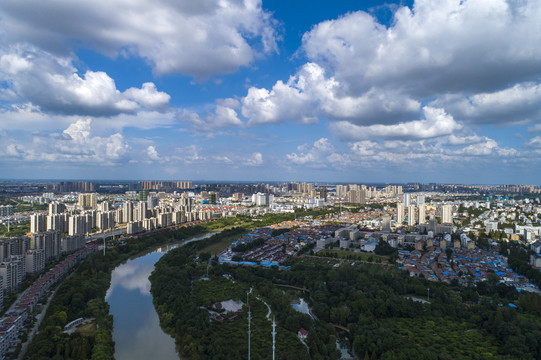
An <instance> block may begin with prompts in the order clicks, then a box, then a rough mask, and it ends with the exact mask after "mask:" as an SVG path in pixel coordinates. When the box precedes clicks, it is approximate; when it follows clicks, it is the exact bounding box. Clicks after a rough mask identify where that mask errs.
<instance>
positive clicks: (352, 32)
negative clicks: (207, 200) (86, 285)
mask: <svg viewBox="0 0 541 360" xmlns="http://www.w3.org/2000/svg"><path fill="white" fill-rule="evenodd" d="M336 3H337V4H336ZM540 18H541V3H540V2H538V1H512V0H509V1H504V0H482V1H481V0H476V1H467V0H466V1H450V0H442V1H427V0H422V1H413V2H395V3H392V2H388V3H383V2H378V1H362V2H359V1H340V2H329V1H294V2H288V3H287V5H286V2H283V1H278V0H274V1H263V2H261V1H257V0H246V1H233V0H220V1H218V0H205V1H197V2H194V1H187V0H186V1H167V0H161V1H150V0H140V1H130V2H125V1H120V0H93V1H89V0H80V1H77V2H72V1H65V0H51V1H47V2H43V1H38V0H29V1H24V2H22V1H14V0H8V1H3V2H1V3H0V178H40V179H42V178H51V179H59V178H70V179H192V180H248V181H274V180H276V181H333V182H358V183H359V182H361V183H362V182H410V181H415V182H441V183H476V184H479V183H481V184H486V183H517V184H539V183H540V181H539V178H540V175H541V174H540V173H541V166H540V165H541V164H540V160H539V155H540V154H541V121H540V120H541V87H540V81H541V23H540V22H539V20H538V19H540Z"/></svg>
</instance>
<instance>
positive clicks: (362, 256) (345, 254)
mask: <svg viewBox="0 0 541 360" xmlns="http://www.w3.org/2000/svg"><path fill="white" fill-rule="evenodd" d="M316 255H317V256H321V257H333V258H339V259H346V260H360V261H368V262H374V261H378V259H379V261H381V262H382V263H386V262H387V260H388V256H383V255H375V254H371V253H362V252H352V251H339V250H321V251H318V252H317V254H316Z"/></svg>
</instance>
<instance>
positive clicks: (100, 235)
mask: <svg viewBox="0 0 541 360" xmlns="http://www.w3.org/2000/svg"><path fill="white" fill-rule="evenodd" d="M125 233H126V227H120V228H116V229H114V230H110V231H106V232H103V233H98V234H93V235H91V236H89V237H87V238H86V241H87V242H89V241H94V240H103V237H104V236H105V237H106V238H109V237H112V236H113V235H114V236H119V235H123V234H125Z"/></svg>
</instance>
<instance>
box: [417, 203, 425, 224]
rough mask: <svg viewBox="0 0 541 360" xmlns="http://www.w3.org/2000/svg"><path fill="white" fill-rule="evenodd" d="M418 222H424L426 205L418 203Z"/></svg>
mask: <svg viewBox="0 0 541 360" xmlns="http://www.w3.org/2000/svg"><path fill="white" fill-rule="evenodd" d="M418 207H419V224H425V223H426V207H425V204H419V205H418Z"/></svg>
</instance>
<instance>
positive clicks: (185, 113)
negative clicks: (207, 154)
mask: <svg viewBox="0 0 541 360" xmlns="http://www.w3.org/2000/svg"><path fill="white" fill-rule="evenodd" d="M177 117H178V118H179V119H180V120H182V121H187V122H188V123H190V124H191V127H192V130H193V131H196V132H202V133H213V132H214V131H215V130H217V129H220V128H224V127H232V126H243V125H244V123H243V122H242V121H241V120H240V119H239V117H238V114H237V112H236V111H235V110H234V109H232V108H230V107H227V106H223V105H216V106H215V108H214V110H213V111H212V112H209V113H208V114H207V115H206V116H205V117H204V118H202V117H201V116H200V115H199V114H198V113H196V112H193V111H189V110H186V109H182V110H179V111H178V113H177Z"/></svg>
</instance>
